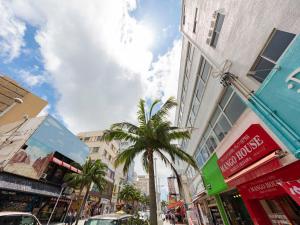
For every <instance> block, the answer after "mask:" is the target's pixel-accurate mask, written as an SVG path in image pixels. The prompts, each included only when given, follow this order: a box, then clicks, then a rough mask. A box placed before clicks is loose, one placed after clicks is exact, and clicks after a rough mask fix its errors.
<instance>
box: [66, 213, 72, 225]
mask: <svg viewBox="0 0 300 225" xmlns="http://www.w3.org/2000/svg"><path fill="white" fill-rule="evenodd" d="M71 221H72V212H71V211H69V212H68V214H67V216H66V218H65V225H71V224H72V222H71Z"/></svg>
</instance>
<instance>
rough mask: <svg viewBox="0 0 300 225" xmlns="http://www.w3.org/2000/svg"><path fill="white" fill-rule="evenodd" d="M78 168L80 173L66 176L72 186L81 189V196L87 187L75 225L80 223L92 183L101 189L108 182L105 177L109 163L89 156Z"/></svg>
mask: <svg viewBox="0 0 300 225" xmlns="http://www.w3.org/2000/svg"><path fill="white" fill-rule="evenodd" d="M77 168H78V169H79V170H81V172H80V173H68V174H66V176H65V178H64V179H65V181H66V182H67V184H68V185H69V186H70V187H73V188H75V189H79V197H80V196H81V193H82V191H83V190H84V189H86V193H85V195H84V198H83V201H82V204H81V206H80V209H79V211H78V212H77V216H76V223H75V225H77V224H78V221H79V218H80V215H81V213H82V210H83V208H84V206H85V203H86V201H87V198H88V196H89V192H90V189H91V185H92V184H93V183H94V184H95V185H96V187H97V188H98V189H99V191H102V190H103V189H104V187H105V184H106V180H105V179H104V177H105V175H106V171H107V165H106V164H105V163H103V162H102V161H101V160H100V159H97V160H91V159H90V158H89V159H88V160H87V161H86V162H85V163H84V164H83V165H82V166H81V165H77Z"/></svg>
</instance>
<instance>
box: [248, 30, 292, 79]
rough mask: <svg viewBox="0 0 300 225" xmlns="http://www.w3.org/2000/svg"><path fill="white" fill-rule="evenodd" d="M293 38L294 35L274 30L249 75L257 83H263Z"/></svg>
mask: <svg viewBox="0 0 300 225" xmlns="http://www.w3.org/2000/svg"><path fill="white" fill-rule="evenodd" d="M294 37H295V34H292V33H288V32H284V31H280V30H275V31H274V32H273V33H272V34H271V38H270V40H269V41H268V42H267V44H266V47H265V49H264V50H263V51H262V53H260V55H259V56H258V58H257V59H256V61H255V65H254V66H253V68H252V69H251V70H252V71H251V73H249V75H251V76H252V77H253V78H255V79H256V80H257V81H259V82H263V81H264V80H265V79H266V77H267V76H268V75H269V73H270V72H271V70H272V69H273V68H274V67H275V64H276V61H277V60H278V59H279V58H280V56H281V55H282V53H283V52H284V51H285V49H286V48H287V47H288V45H289V44H290V43H291V41H292V40H293V39H294Z"/></svg>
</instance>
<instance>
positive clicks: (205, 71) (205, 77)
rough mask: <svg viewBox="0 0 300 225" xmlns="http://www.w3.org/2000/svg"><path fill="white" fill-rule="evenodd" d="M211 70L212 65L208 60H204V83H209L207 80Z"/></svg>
mask: <svg viewBox="0 0 300 225" xmlns="http://www.w3.org/2000/svg"><path fill="white" fill-rule="evenodd" d="M210 68H211V65H210V64H209V63H208V62H207V61H206V60H204V67H203V71H202V75H201V78H202V80H203V81H204V82H206V81H207V78H208V75H209V72H210Z"/></svg>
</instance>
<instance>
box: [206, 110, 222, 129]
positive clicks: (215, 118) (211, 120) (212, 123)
mask: <svg viewBox="0 0 300 225" xmlns="http://www.w3.org/2000/svg"><path fill="white" fill-rule="evenodd" d="M220 113H221V110H220V109H219V107H217V108H216V110H215V112H214V114H213V116H212V118H211V119H210V121H209V123H210V125H211V126H214V125H215V122H216V121H217V119H218V117H219V115H220Z"/></svg>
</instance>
